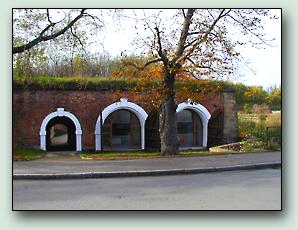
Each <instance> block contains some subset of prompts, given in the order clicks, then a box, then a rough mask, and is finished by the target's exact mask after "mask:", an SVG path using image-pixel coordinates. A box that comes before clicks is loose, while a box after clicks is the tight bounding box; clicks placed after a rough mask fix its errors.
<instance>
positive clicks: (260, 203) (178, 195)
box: [13, 169, 281, 210]
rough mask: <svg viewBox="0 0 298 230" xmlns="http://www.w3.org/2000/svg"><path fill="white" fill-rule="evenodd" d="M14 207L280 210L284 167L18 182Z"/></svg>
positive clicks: (21, 208) (46, 208)
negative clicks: (157, 175) (282, 169)
mask: <svg viewBox="0 0 298 230" xmlns="http://www.w3.org/2000/svg"><path fill="white" fill-rule="evenodd" d="M13 208H14V210H30V209H34V210H39V209H41V210H48V209H50V210H56V209H57V210H59V209H60V210H73V209H75V210H79V209H83V210H108V209H113V210H120V209H125V210H133V209H138V210H139V209H142V210H150V209H154V210H158V209H175V210H177V209H179V210H181V209H188V210H190V209H195V210H208V209H211V210H221V209H224V210H237V209H241V210H249V209H253V210H258V209H260V210H271V209H274V210H277V209H280V208H281V170H280V169H265V170H254V171H234V172H221V173H208V174H196V175H177V176H162V177H136V178H112V179H83V180H46V181H42V180H41V181H32V180H16V181H13Z"/></svg>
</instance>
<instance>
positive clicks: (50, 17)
mask: <svg viewBox="0 0 298 230" xmlns="http://www.w3.org/2000/svg"><path fill="white" fill-rule="evenodd" d="M13 14H14V18H13V48H12V53H13V54H17V53H23V52H25V51H27V50H30V49H31V48H33V47H35V46H37V45H38V44H40V43H41V42H46V41H51V40H54V39H56V38H58V37H60V36H61V35H64V34H67V33H69V34H70V35H71V36H72V37H74V38H75V39H76V40H77V41H78V42H79V43H80V44H81V45H82V46H83V42H82V40H81V37H80V35H78V34H77V31H76V30H75V25H76V24H78V22H79V21H82V20H83V19H86V18H88V19H89V18H91V19H92V20H93V21H90V22H91V23H92V24H93V25H95V26H96V28H97V29H100V28H101V27H102V26H103V25H102V21H101V20H100V19H99V18H98V17H96V16H93V15H91V14H89V13H88V12H87V9H81V10H75V9H73V10H64V11H61V10H60V11H59V10H53V9H14V10H13ZM57 18H58V19H59V20H57ZM55 19H56V20H55ZM85 23H86V22H85Z"/></svg>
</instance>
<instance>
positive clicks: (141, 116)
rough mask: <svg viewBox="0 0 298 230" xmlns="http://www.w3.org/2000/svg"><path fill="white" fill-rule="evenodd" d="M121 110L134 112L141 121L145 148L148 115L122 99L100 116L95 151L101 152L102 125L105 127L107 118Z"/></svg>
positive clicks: (137, 106)
mask: <svg viewBox="0 0 298 230" xmlns="http://www.w3.org/2000/svg"><path fill="white" fill-rule="evenodd" d="M119 109H126V110H129V111H131V112H133V113H134V114H135V115H136V116H137V118H138V119H139V122H140V125H141V148H142V149H144V148H145V122H146V119H147V117H148V114H147V113H146V112H145V110H144V109H143V108H142V107H140V106H139V105H137V104H135V103H132V102H129V101H128V100H127V99H126V98H121V99H120V101H119V102H115V103H113V104H111V105H109V106H107V107H106V108H105V109H104V110H103V111H102V113H101V116H100V115H99V116H98V118H97V121H96V125H95V150H96V151H101V124H102V125H103V124H104V122H105V120H106V118H107V117H108V116H109V115H110V114H111V113H113V112H115V111H116V110H119Z"/></svg>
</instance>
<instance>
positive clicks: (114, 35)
mask: <svg viewBox="0 0 298 230" xmlns="http://www.w3.org/2000/svg"><path fill="white" fill-rule="evenodd" d="M273 11H274V13H275V14H276V15H277V16H279V19H278V20H269V19H268V20H266V23H265V33H266V35H267V36H268V37H269V38H275V39H276V40H275V41H274V42H273V46H272V47H269V46H267V47H265V49H253V48H251V47H243V48H242V49H241V50H240V52H241V55H242V56H243V57H244V59H245V63H249V65H248V67H247V66H246V65H244V64H243V65H242V68H241V69H239V73H237V76H236V77H235V78H234V79H235V80H234V81H236V82H243V83H245V84H247V85H260V86H263V87H264V88H265V89H266V88H267V87H269V86H272V85H277V86H280V84H281V10H273ZM132 26H133V25H132V24H131V23H129V22H125V23H123V22H122V23H121V28H120V29H117V30H116V29H115V28H114V27H113V23H112V22H111V24H108V25H107V26H106V30H105V39H104V49H105V50H106V51H108V52H109V53H110V54H111V55H113V56H119V55H120V54H121V52H122V51H123V50H129V51H131V52H133V48H132V47H133V46H132V45H131V43H132V40H133V37H134V32H133V30H132ZM250 69H253V71H251V70H250Z"/></svg>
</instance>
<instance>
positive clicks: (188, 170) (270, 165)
mask: <svg viewBox="0 0 298 230" xmlns="http://www.w3.org/2000/svg"><path fill="white" fill-rule="evenodd" d="M279 167H281V162H269V163H258V164H250V165H233V166H222V167H207V168H186V169H165V170H147V171H145V170H144V171H142V170H141V171H116V172H83V173H50V174H13V179H14V180H46V179H47V180H53V179H87V178H116V177H137V176H165V175H184V174H197V173H210V172H223V171H238V170H253V169H265V168H279Z"/></svg>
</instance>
